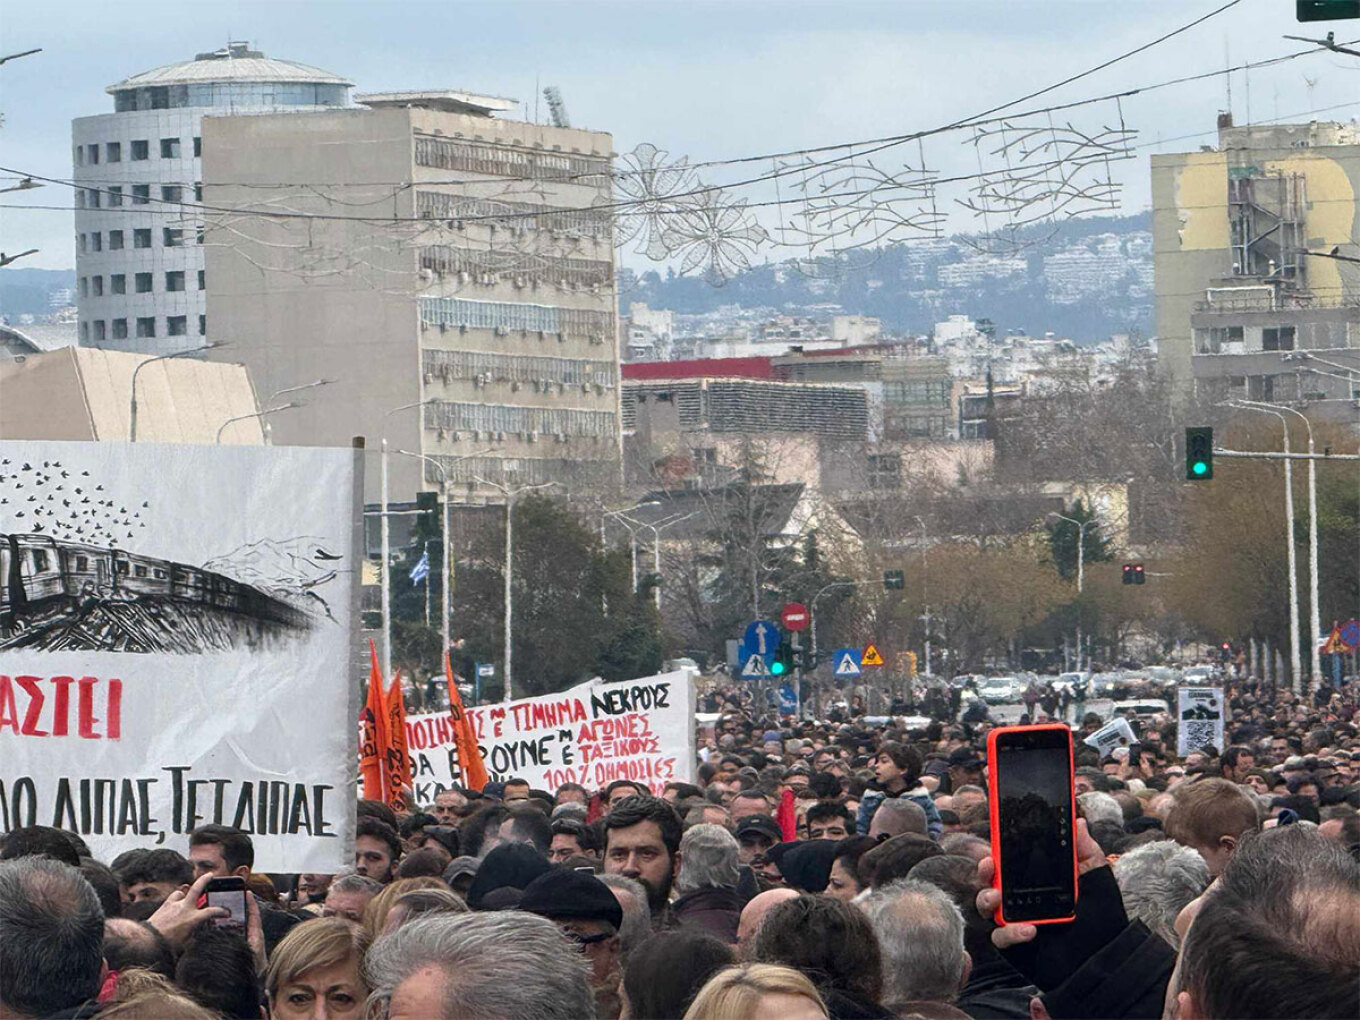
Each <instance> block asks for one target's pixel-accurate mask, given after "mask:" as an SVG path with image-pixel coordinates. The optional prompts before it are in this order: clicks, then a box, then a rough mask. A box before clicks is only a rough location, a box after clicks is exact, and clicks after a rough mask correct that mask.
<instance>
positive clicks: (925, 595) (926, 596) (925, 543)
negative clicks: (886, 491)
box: [913, 515, 932, 676]
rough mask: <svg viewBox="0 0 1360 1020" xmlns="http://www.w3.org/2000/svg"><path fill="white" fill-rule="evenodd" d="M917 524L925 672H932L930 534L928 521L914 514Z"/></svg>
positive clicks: (927, 673) (928, 673) (929, 673)
mask: <svg viewBox="0 0 1360 1020" xmlns="http://www.w3.org/2000/svg"><path fill="white" fill-rule="evenodd" d="M913 519H914V520H915V521H916V523H917V524H919V525H921V605H922V608H924V609H925V613H924V615H922V617H921V622H922V623H923V624H925V628H924V631H923V634H924V635H925V649H924V651H925V655H926V657H925V667H926V668H925V672H926V675H928V676H929V675H932V674H931V672H930V585H929V581H930V561H929V560H928V559H927V558H926V549H927V548H928V547H929V545H930V536H929V535H927V534H926V522H925V521H924V520H923V519H922V518H921V517H920V516H918V515H913Z"/></svg>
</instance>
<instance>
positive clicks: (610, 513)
mask: <svg viewBox="0 0 1360 1020" xmlns="http://www.w3.org/2000/svg"><path fill="white" fill-rule="evenodd" d="M660 505H661V501H660V500H659V499H649V500H647V501H646V502H644V503H638V504H637V505H636V506H627V507H624V508H623V509H622V510H606V511H605V512H604V513H602V514H600V548H601V550H603V548H604V543H605V534H604V526H605V522H606V521H607V520H608V519H609V518H611V517H617V518H619V519H620V520H621V521H623V522H625V523H624V525H623V526H624V527H625V528H627V529H628V554H629V561H628V566H629V576H630V577H631V578H632V581H633V591H634V592H636V591H637V589H638V575H637V554H638V547H637V531H636V530H634V529H633V528H632V527H629V525H632V524H636V523H637V522H636V521H634V520H632V519H631V518H629V517H627V516H625V515H626V514H630V513H632V512H633V511H634V510H641V509H642V508H643V507H644V506H660Z"/></svg>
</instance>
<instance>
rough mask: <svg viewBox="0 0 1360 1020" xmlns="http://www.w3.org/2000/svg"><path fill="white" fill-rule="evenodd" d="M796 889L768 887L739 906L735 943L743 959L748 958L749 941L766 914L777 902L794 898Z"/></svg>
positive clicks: (795, 897) (796, 894) (758, 928)
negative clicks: (739, 913)
mask: <svg viewBox="0 0 1360 1020" xmlns="http://www.w3.org/2000/svg"><path fill="white" fill-rule="evenodd" d="M798 895H799V894H798V893H797V891H795V890H793V889H788V888H779V889H769V890H766V891H765V892H763V893H760V894H759V895H758V896H755V897H753V898H752V899H751V901H750V902H749V903H747V904H746V906H744V907H742V908H741V917H739V918H738V919H737V945H738V947H739V948H740V951H741V955H742V957H743V959H749V958H750V957H749V955H748V954H749V952H750V947H751V942H752V940H753V939H754V938H755V935H756V933H757V932H758V931H760V926H761V925H762V924H764V923H765V918H766V916H767V915H768V914H769V913H770V911H772V910H773V909H774V908H775V907H777V906H778V905H779V904H781V903H783V902H784V901H785V900H796V899H797V898H798Z"/></svg>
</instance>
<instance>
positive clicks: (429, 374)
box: [203, 92, 621, 500]
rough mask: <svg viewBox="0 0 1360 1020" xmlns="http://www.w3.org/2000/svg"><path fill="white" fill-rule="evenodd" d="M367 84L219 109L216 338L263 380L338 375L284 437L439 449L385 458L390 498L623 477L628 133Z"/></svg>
mask: <svg viewBox="0 0 1360 1020" xmlns="http://www.w3.org/2000/svg"><path fill="white" fill-rule="evenodd" d="M355 99H356V101H357V102H359V103H362V104H364V105H363V106H362V107H356V108H353V109H347V110H340V111H330V112H321V113H311V114H307V115H305V116H304V115H298V114H276V115H262V116H257V117H248V118H247V117H208V118H205V120H204V122H203V132H204V135H203V137H204V153H205V156H206V158H205V161H204V164H203V172H204V178H203V180H204V193H205V201H206V202H207V204H208V205H210V206H212V207H215V208H218V209H228V210H233V211H232V212H230V213H226V214H222V215H221V216H220V218H213V217H209V219H208V222H207V238H208V254H207V269H208V275H209V278H210V279H211V280H212V286H211V288H210V289H209V291H208V315H209V319H210V321H211V322H212V323H213V327H214V330H218V329H220V330H221V333H220V335H222V336H225V337H229V338H231V341H232V347H231V349H230V350H229V351H228V352H224V354H223V355H222V356H223V357H224V358H227V357H229V358H230V359H232V360H239V361H242V362H244V363H245V364H246V365H247V366H248V368H249V369H250V372H251V377H252V378H253V379H254V380H255V383H256V386H257V388H258V390H259V392H260V393H262V394H266V393H271V392H276V391H278V390H281V389H285V388H287V387H290V386H294V385H298V384H303V383H306V382H308V381H309V380H314V379H318V378H326V379H328V380H330V381H331V385H329V386H327V387H326V388H325V389H324V390H319V391H317V392H316V394H315V395H314V396H313V397H311V398H309V399H307V400H306V404H307V406H305V407H301V408H298V409H296V410H291V411H289V413H288V414H286V415H283V414H281V415H279V416H278V417H277V418H275V419H273V422H274V438H275V441H276V442H278V443H294V444H302V445H313V444H321V445H342V444H347V443H348V442H349V441H350V438H351V437H352V436H354V435H357V434H362V435H365V436H366V437H367V438H368V441H369V448H370V449H376V448H377V447H378V445H379V443H380V441H381V439H382V438H384V437H385V438H386V439H387V441H388V445H389V449H392V450H402V451H406V452H407V453H412V454H421V455H423V456H424V457H426V458H428V459H427V460H425V461H419V460H418V459H417V458H414V457H407V456H394V457H392V458H390V463H389V471H390V477H391V493H392V498H393V499H395V500H401V499H410V498H411V495H412V494H413V493H414V492H415V491H418V490H420V489H422V488H423V489H438V488H439V486H440V484H441V481H442V480H443V479H444V478H447V481H448V483H449V484H450V486H451V491H452V493H453V494H454V496H455V497H456V498H460V499H461V498H464V497H465V496H467V495H471V494H473V493H478V494H479V495H481V496H488V497H494V496H495V495H496V494H497V492H498V491H499V490H498V488H497V487H498V486H502V487H506V486H518V485H529V484H541V483H546V482H553V483H557V484H558V485H559V487H560V488H559V489H558V490H557V491H559V492H562V491H572V490H574V489H585V488H587V487H591V486H598V485H600V484H607V483H610V482H613V483H616V482H617V481H618V475H619V467H620V456H621V450H620V431H619V385H618V380H619V357H618V338H617V310H616V299H615V290H614V260H613V244H612V229H613V221H612V216H611V215H610V213H609V211H608V209H607V208H600V206H602V205H603V204H604V203H607V202H608V201H609V199H610V195H611V191H612V138H611V137H610V136H609V135H608V134H604V133H600V132H592V131H582V130H574V129H570V128H557V127H549V126H544V125H536V124H529V123H524V122H521V121H513V120H507V119H501V118H499V117H496V116H495V114H496V113H502V112H506V111H509V110H512V109H514V108H515V107H516V106H517V105H518V104H516V103H514V102H513V101H510V100H503V99H497V98H495V97H486V96H476V95H472V94H470V93H462V92H437V93H436V92H425V93H400V94H385V95H369V96H356V97H355ZM266 182H268V183H270V185H271V188H270V190H269V192H268V195H269V202H270V204H269V205H267V206H266V205H264V204H263V203H262V200H261V189H260V188H259V187H258V186H257V184H264V183H266ZM277 210H286V211H287V215H285V216H283V217H275V216H271V215H270V213H271V212H273V211H277ZM215 335H216V334H215ZM214 356H216V355H214ZM374 467H376V464H375V465H374ZM377 475H378V472H377V471H376V470H374V471H371V472H370V474H369V479H370V484H369V497H370V499H372V498H373V497H375V496H376V491H377V487H376V483H377Z"/></svg>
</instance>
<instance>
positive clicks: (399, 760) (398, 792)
mask: <svg viewBox="0 0 1360 1020" xmlns="http://www.w3.org/2000/svg"><path fill="white" fill-rule="evenodd" d="M384 757H385V759H386V763H387V764H386V769H385V771H386V774H387V797H386V798H385V799H386V801H387V804H388V806H389V807H392V808H394V809H397V810H401V809H403V808H409V807H410V805H409V804H407V803H406V794H405V793H404V792H403V789H402V788H403V787H406V786H410V785H411V756H410V755H409V754H407V753H406V701H405V699H404V698H402V696H401V674H397V676H396V678H395V679H394V680H393V681H392V686H391V687H390V688H388V691H387V749H386V753H385V755H384Z"/></svg>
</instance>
